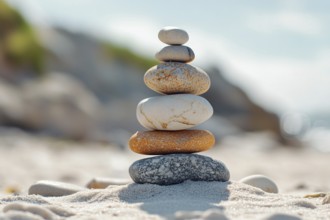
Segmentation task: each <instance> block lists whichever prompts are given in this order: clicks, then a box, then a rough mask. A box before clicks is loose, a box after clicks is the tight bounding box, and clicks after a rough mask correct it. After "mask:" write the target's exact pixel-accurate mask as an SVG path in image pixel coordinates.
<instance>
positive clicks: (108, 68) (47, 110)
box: [0, 1, 286, 146]
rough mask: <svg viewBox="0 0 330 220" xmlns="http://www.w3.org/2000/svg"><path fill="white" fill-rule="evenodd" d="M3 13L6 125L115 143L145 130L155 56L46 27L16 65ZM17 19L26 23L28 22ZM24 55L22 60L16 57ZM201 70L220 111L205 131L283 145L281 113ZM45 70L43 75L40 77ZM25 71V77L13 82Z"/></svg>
mask: <svg viewBox="0 0 330 220" xmlns="http://www.w3.org/2000/svg"><path fill="white" fill-rule="evenodd" d="M0 4H3V2H2V1H0ZM0 9H1V7H0ZM1 10H2V9H1ZM11 13H14V14H15V15H17V14H18V13H17V12H15V11H11ZM9 14H10V13H9ZM0 15H1V16H0V30H1V31H0V77H1V78H0V124H1V125H2V126H15V127H19V128H22V129H26V130H30V131H33V132H38V133H45V134H48V135H53V136H59V137H65V138H73V139H93V140H101V141H111V142H115V143H117V144H119V145H121V146H123V145H126V142H127V140H128V138H129V136H130V135H131V134H132V132H135V131H136V130H139V129H140V130H141V129H143V128H142V127H141V126H140V125H139V124H138V122H137V120H136V117H135V108H136V105H137V103H138V102H139V101H140V100H142V99H144V98H146V97H150V96H156V95H158V94H156V93H154V92H153V91H151V90H149V89H148V88H147V87H146V86H145V85H144V83H143V74H144V73H145V71H146V70H147V69H148V68H150V67H152V66H153V65H156V61H155V60H153V59H150V58H145V57H143V56H141V55H139V54H135V53H133V52H131V51H130V50H128V49H126V48H124V47H121V46H118V45H114V44H112V43H109V42H103V41H100V40H97V39H94V38H92V37H90V36H88V35H86V34H81V33H72V32H70V31H68V30H64V29H60V28H47V29H41V30H38V36H39V41H38V40H37V38H33V40H31V39H30V40H31V42H32V45H34V47H33V49H32V50H38V51H39V52H38V53H37V54H38V55H35V56H33V57H34V58H33V59H32V58H20V59H18V60H16V61H15V62H13V61H12V60H11V59H8V56H9V55H8V49H6V48H7V47H8V45H9V44H8V40H7V38H8V36H11V35H12V33H15V32H16V31H18V30H19V29H20V28H21V25H18V23H17V22H13V23H10V22H9V23H8V22H5V23H3V22H1V21H3V20H4V19H7V18H4V16H2V14H1V13H0ZM8 16H9V15H7V17H8ZM9 17H10V16H9ZM18 17H19V19H18V20H20V22H21V24H23V26H24V25H27V23H26V22H25V21H24V19H23V18H22V17H20V16H18ZM29 30H30V32H31V31H32V32H31V33H35V32H34V31H35V30H32V29H29ZM31 36H32V35H31ZM33 36H34V35H33ZM22 38H23V39H25V37H22ZM15 45H16V43H14V46H15ZM25 49H26V50H27V51H29V50H31V48H30V49H29V48H25ZM24 53H27V52H24ZM24 53H23V54H24ZM39 56H40V57H39ZM21 59H22V60H23V61H24V62H23V61H22V62H18V61H20V60H21ZM31 59H32V60H31ZM34 59H36V60H37V61H35V60H34ZM203 69H205V70H208V71H207V73H208V74H209V75H210V77H211V80H212V86H211V89H210V90H209V91H208V92H207V93H206V94H205V95H204V96H205V97H206V98H207V99H208V100H209V101H210V102H211V104H212V105H213V107H214V113H215V115H214V116H213V118H212V119H211V120H209V121H208V122H206V123H205V125H203V126H204V127H205V128H207V129H209V130H211V131H212V132H213V133H215V134H216V135H217V136H224V135H228V134H234V133H240V132H242V131H270V132H272V133H273V134H274V136H275V137H276V139H277V140H278V141H280V142H281V143H285V142H286V139H285V138H284V137H283V136H282V134H281V130H280V124H279V118H278V116H277V115H275V114H274V113H271V112H269V111H267V110H265V109H264V108H262V107H261V106H259V105H257V104H256V103H255V102H253V101H252V100H251V99H250V98H249V97H248V95H247V94H246V93H245V92H244V91H243V90H242V89H240V88H238V87H237V86H235V85H233V84H232V83H230V82H229V81H228V80H227V79H225V78H224V76H223V74H222V73H221V71H220V70H219V69H218V68H214V67H213V68H205V67H203ZM43 70H45V71H44V72H45V73H46V74H44V75H43V76H41V74H40V73H42V72H43ZM18 72H19V73H20V74H17V73H18ZM22 75H23V76H25V75H26V76H28V77H26V78H27V79H28V80H23V81H22V80H16V78H19V79H21V78H22ZM23 78H24V77H23Z"/></svg>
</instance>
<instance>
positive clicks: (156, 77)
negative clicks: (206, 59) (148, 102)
mask: <svg viewBox="0 0 330 220" xmlns="http://www.w3.org/2000/svg"><path fill="white" fill-rule="evenodd" d="M144 83H145V84H146V85H147V86H148V87H149V88H150V89H152V90H154V91H155V92H158V93H162V94H175V93H190V94H195V95H200V94H203V93H205V92H206V91H207V90H208V89H209V88H210V86H211V81H210V77H209V76H208V75H207V73H206V72H204V71H203V70H202V69H200V68H198V67H195V66H192V65H189V64H186V63H178V62H169V63H161V64H158V65H157V66H153V67H151V68H150V69H149V70H148V71H147V72H146V73H145V74H144Z"/></svg>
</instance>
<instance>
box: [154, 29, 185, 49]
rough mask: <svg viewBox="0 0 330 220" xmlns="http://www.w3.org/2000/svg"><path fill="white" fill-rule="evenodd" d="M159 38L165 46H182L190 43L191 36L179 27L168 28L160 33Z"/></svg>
mask: <svg viewBox="0 0 330 220" xmlns="http://www.w3.org/2000/svg"><path fill="white" fill-rule="evenodd" d="M158 38H159V40H160V41H161V42H163V43H165V44H169V45H181V44H185V43H187V42H188V40H189V35H188V33H187V32H186V31H185V30H182V29H180V28H177V27H172V26H167V27H164V28H163V29H161V30H160V31H159V33H158Z"/></svg>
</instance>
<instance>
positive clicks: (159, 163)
mask: <svg viewBox="0 0 330 220" xmlns="http://www.w3.org/2000/svg"><path fill="white" fill-rule="evenodd" d="M129 174H130V176H131V178H132V179H133V181H134V182H136V183H153V184H158V185H171V184H178V183H181V182H183V181H185V180H193V181H221V182H225V181H228V180H229V177H230V174H229V171H228V169H227V167H226V166H225V165H224V164H223V163H222V162H220V161H216V160H213V159H212V158H210V157H207V156H202V155H198V154H169V155H163V156H156V157H151V158H146V159H142V160H138V161H135V162H134V163H133V164H132V165H131V166H130V168H129Z"/></svg>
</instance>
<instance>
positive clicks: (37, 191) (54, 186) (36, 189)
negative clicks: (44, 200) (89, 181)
mask: <svg viewBox="0 0 330 220" xmlns="http://www.w3.org/2000/svg"><path fill="white" fill-rule="evenodd" d="M82 190H86V188H83V187H80V186H77V185H74V184H70V183H63V182H57V181H50V180H40V181H38V182H36V183H35V184H33V185H32V186H31V187H30V188H29V195H41V196H66V195H71V194H73V193H76V192H79V191H82Z"/></svg>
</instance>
